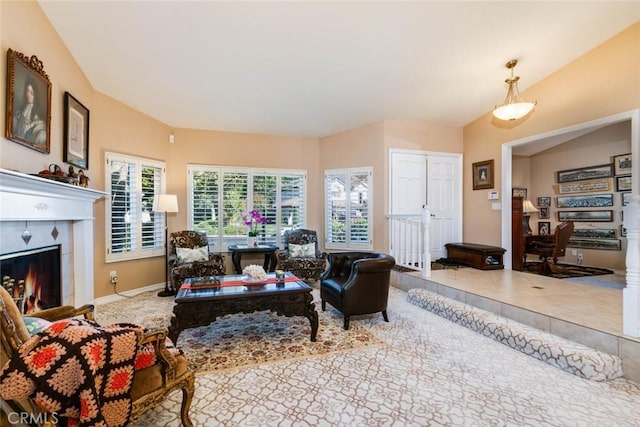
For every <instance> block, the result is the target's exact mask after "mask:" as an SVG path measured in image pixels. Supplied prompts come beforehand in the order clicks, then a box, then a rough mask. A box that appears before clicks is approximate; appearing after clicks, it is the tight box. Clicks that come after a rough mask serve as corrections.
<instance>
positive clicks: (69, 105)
mask: <svg viewBox="0 0 640 427" xmlns="http://www.w3.org/2000/svg"><path fill="white" fill-rule="evenodd" d="M63 154H64V158H63V160H64V161H65V162H66V163H69V164H71V165H73V166H77V167H79V168H80V169H89V109H87V107H85V106H84V105H82V103H81V102H80V101H78V100H77V99H76V98H74V97H73V95H71V94H70V93H69V92H65V93H64V153H63Z"/></svg>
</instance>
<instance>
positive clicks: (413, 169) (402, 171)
mask: <svg viewBox="0 0 640 427" xmlns="http://www.w3.org/2000/svg"><path fill="white" fill-rule="evenodd" d="M426 203H427V158H426V156H425V155H421V154H407V153H391V213H392V214H396V215H399V214H404V215H407V214H420V213H421V212H422V207H423V206H424V205H425V204H426Z"/></svg>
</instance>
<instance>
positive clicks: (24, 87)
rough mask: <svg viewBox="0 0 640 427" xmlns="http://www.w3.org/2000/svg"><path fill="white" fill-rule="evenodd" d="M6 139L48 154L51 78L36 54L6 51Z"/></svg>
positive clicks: (49, 142) (49, 143) (49, 144)
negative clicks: (28, 54) (27, 54)
mask: <svg viewBox="0 0 640 427" xmlns="http://www.w3.org/2000/svg"><path fill="white" fill-rule="evenodd" d="M6 136H7V139H10V140H11V141H14V142H17V143H19V144H22V145H25V146H27V147H29V148H32V149H34V150H36V151H39V152H41V153H46V154H48V153H49V152H50V146H51V81H50V80H49V76H48V75H47V73H45V71H44V65H43V63H42V61H40V60H39V59H38V57H37V56H35V55H31V56H30V57H29V56H26V55H24V54H22V53H20V52H16V51H14V50H11V49H9V50H8V51H7V116H6Z"/></svg>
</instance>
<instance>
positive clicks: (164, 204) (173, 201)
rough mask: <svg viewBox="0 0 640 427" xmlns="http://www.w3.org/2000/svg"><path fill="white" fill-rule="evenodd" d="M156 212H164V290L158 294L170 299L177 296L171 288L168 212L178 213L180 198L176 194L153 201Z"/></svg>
mask: <svg viewBox="0 0 640 427" xmlns="http://www.w3.org/2000/svg"><path fill="white" fill-rule="evenodd" d="M153 210H154V211H155V212H164V290H163V291H160V292H158V296H159V297H169V296H172V295H175V294H176V290H175V289H173V288H172V287H171V286H169V223H168V221H167V213H168V212H178V196H176V195H175V194H160V195H158V196H156V198H155V200H154V201H153Z"/></svg>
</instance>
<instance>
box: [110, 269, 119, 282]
mask: <svg viewBox="0 0 640 427" xmlns="http://www.w3.org/2000/svg"><path fill="white" fill-rule="evenodd" d="M109 280H110V281H111V283H113V284H114V285H115V284H116V283H118V272H117V271H116V270H111V271H110V272H109Z"/></svg>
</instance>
